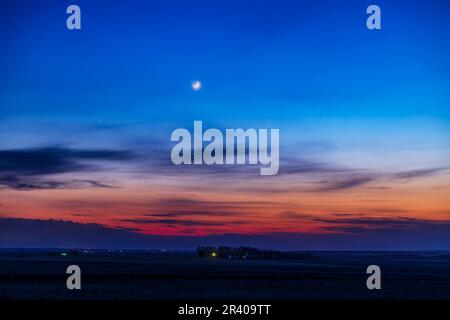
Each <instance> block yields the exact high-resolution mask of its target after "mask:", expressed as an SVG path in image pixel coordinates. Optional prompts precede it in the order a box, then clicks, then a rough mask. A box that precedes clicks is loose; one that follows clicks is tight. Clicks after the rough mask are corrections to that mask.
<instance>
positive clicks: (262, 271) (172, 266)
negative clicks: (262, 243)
mask: <svg viewBox="0 0 450 320" xmlns="http://www.w3.org/2000/svg"><path fill="white" fill-rule="evenodd" d="M59 252H61V251H59ZM314 254H315V255H316V257H317V258H316V259H313V260H225V259H217V258H199V257H196V255H195V253H190V252H185V253H172V252H171V253H168V252H166V253H163V252H143V251H141V252H133V251H124V252H121V253H115V254H104V253H99V252H95V253H93V254H91V255H81V256H70V255H69V256H58V255H55V254H54V253H53V254H52V253H50V252H48V251H30V250H27V251H22V250H1V251H0V298H1V299H450V253H449V252H414V253H411V252H315V253H314ZM71 264H76V265H79V266H80V268H81V270H82V290H72V291H69V290H67V289H66V279H67V276H68V275H66V273H65V271H66V268H67V266H69V265H71ZM371 264H376V265H379V266H380V267H381V273H382V281H381V284H382V289H381V290H368V289H367V288H366V279H367V277H368V275H367V274H366V268H367V266H368V265H371Z"/></svg>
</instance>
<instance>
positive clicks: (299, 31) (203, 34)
mask: <svg viewBox="0 0 450 320" xmlns="http://www.w3.org/2000/svg"><path fill="white" fill-rule="evenodd" d="M374 3H376V4H377V5H379V6H380V8H381V17H382V18H381V19H382V20H381V24H382V29H381V30H368V29H367V27H366V19H367V17H368V15H367V14H366V8H367V7H368V6H369V5H370V4H373V3H372V2H370V1H363V0H350V1H337V0H336V1H333V0H320V1H312V0H311V1H304V0H301V1H286V0H281V1H273V0H270V1H261V0H260V1H256V0H255V1H252V0H241V1H237V0H228V1H219V0H218V1H206V0H198V1H181V0H164V1H163V0H154V1H102V0H97V1H84V0H76V1H70V2H69V1H38V2H36V1H25V0H18V1H12V0H8V1H2V2H1V3H0V48H1V50H0V230H1V232H0V246H1V247H11V246H12V247H15V246H23V247H64V246H70V247H80V246H83V247H102V248H103V247H121V248H127V247H129V248H134V247H136V248H137V247H139V248H146V247H148V248H163V247H164V248H168V249H185V248H194V247H195V246H197V245H202V244H214V245H215V244H232V245H253V246H256V247H262V248H280V249H322V250H332V249H343V250H344V249H345V250H364V249H374V250H378V249H382V250H396V249H401V250H437V249H450V201H449V191H450V180H449V177H450V161H449V159H450V139H449V138H450V60H449V59H448V57H449V56H450V42H449V41H448V40H449V39H450V22H449V20H448V17H447V15H448V12H449V4H448V2H447V1H425V0H410V1H399V0H396V1H381V0H379V1H376V2H374ZM70 4H77V5H79V6H80V8H81V30H68V29H67V28H66V18H67V16H68V15H67V14H66V8H67V6H69V5H70ZM195 80H199V81H201V83H202V88H201V89H200V90H193V89H192V86H191V84H192V82H193V81H195ZM196 120H200V121H203V126H204V127H205V128H219V129H221V130H224V129H225V128H243V129H248V128H278V129H279V130H280V170H279V173H278V174H277V175H275V176H260V175H259V169H258V168H256V167H255V166H250V165H247V166H226V165H224V166H220V165H214V166H207V165H195V166H194V165H192V166H176V165H174V164H173V163H172V162H171V159H170V152H171V149H172V147H173V146H174V143H173V142H172V141H171V140H170V136H171V132H172V131H173V130H175V129H177V128H187V129H189V130H192V129H193V122H194V121H196Z"/></svg>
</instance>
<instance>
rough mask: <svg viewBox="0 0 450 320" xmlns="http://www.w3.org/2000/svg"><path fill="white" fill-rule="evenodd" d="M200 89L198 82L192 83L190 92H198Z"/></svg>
mask: <svg viewBox="0 0 450 320" xmlns="http://www.w3.org/2000/svg"><path fill="white" fill-rule="evenodd" d="M201 88H202V83H201V82H200V80H195V81H192V90H195V91H198V90H200V89H201Z"/></svg>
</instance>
